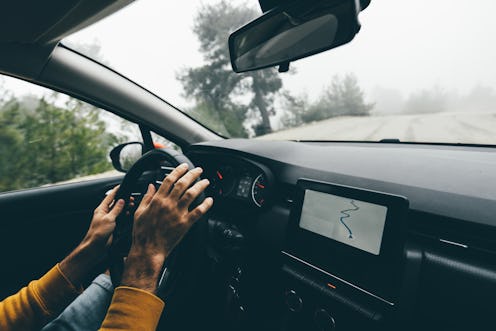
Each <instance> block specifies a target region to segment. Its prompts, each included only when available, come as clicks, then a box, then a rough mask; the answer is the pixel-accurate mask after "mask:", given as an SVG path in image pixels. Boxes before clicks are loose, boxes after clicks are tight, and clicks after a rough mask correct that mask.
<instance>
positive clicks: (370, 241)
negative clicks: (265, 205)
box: [282, 179, 408, 330]
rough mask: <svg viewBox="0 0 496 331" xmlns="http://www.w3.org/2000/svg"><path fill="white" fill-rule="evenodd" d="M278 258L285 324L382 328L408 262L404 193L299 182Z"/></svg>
mask: <svg viewBox="0 0 496 331" xmlns="http://www.w3.org/2000/svg"><path fill="white" fill-rule="evenodd" d="M297 187H298V189H297V193H296V196H295V200H294V201H293V208H292V210H291V216H290V224H289V226H288V232H287V235H286V243H285V248H284V250H283V251H282V255H283V261H284V263H283V268H282V271H283V279H284V284H283V286H284V301H285V305H286V307H287V311H288V314H287V315H288V318H287V320H286V321H287V323H288V325H287V326H286V329H295V330H296V329H301V327H304V328H305V329H308V328H309V326H311V327H314V328H315V329H316V330H332V329H334V328H336V329H339V330H346V329H350V330H353V329H356V328H358V327H368V328H371V327H372V328H374V327H377V328H381V326H383V325H384V324H385V323H388V319H389V316H391V315H392V313H393V312H394V310H395V309H396V305H397V303H398V301H399V297H400V290H401V283H402V279H403V270H404V264H405V258H404V245H405V224H404V215H405V213H406V211H407V210H408V201H407V200H406V199H405V198H404V197H401V196H396V195H390V194H385V193H381V192H375V191H369V190H363V189H359V188H353V187H347V186H341V185H335V184H331V183H324V182H317V181H312V180H307V179H300V180H299V181H298V184H297Z"/></svg>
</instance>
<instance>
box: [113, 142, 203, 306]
mask: <svg viewBox="0 0 496 331" xmlns="http://www.w3.org/2000/svg"><path fill="white" fill-rule="evenodd" d="M164 163H166V164H167V165H169V166H168V167H163V166H162V164H164ZM182 163H186V164H188V167H189V169H190V170H191V169H193V168H194V165H193V163H192V162H191V161H190V160H189V159H188V158H187V157H186V156H184V155H183V154H181V153H179V152H178V151H175V150H172V149H154V150H151V151H149V152H147V153H145V154H144V155H143V156H142V157H141V158H140V159H139V160H138V161H136V163H134V165H133V166H132V167H131V169H130V170H129V171H128V172H127V173H126V175H125V177H124V179H123V180H122V183H121V185H120V187H119V190H118V192H117V193H116V198H115V199H116V201H117V200H118V199H123V200H124V201H125V202H126V206H129V200H130V196H131V193H134V192H136V191H135V190H136V189H137V188H138V187H139V180H140V178H141V177H142V176H143V175H144V174H145V173H147V172H151V173H154V172H155V173H156V172H157V171H158V172H159V173H162V174H163V173H168V172H170V171H171V170H172V169H173V168H175V167H177V166H178V165H180V164H182ZM160 180H162V178H160ZM145 186H146V185H145ZM140 193H141V194H142V195H143V194H144V193H143V192H140ZM204 199H205V195H204V194H203V193H202V194H201V195H200V196H198V197H197V198H196V200H195V201H194V202H193V203H192V204H191V206H190V208H194V207H196V206H197V205H199V204H200V203H201V202H202V201H203V200H204ZM126 214H127V213H125V212H123V213H121V214H120V215H119V217H118V218H117V219H116V227H115V229H114V233H113V239H112V245H111V247H110V276H111V279H112V283H113V284H114V286H115V287H117V286H119V284H120V282H121V278H122V272H123V270H124V260H125V258H126V257H127V255H128V253H129V249H130V248H131V242H132V231H133V218H134V215H133V213H132V212H131V213H129V215H126ZM206 232H207V228H206V222H196V223H195V225H193V227H192V228H191V229H190V230H189V232H188V233H187V234H186V235H185V236H184V238H183V240H182V241H181V242H180V243H179V244H178V245H177V246H176V248H174V250H173V251H172V252H171V254H169V256H168V257H167V259H166V262H165V264H164V266H163V267H162V271H161V277H160V278H159V283H158V284H157V295H158V296H159V297H161V298H162V299H165V298H168V299H169V298H170V297H171V296H173V295H174V290H175V289H176V288H177V282H178V281H179V280H181V279H183V278H185V277H184V274H185V273H188V270H187V269H191V268H194V266H192V265H191V264H192V263H194V262H195V260H197V259H198V257H197V256H195V254H194V251H195V247H198V246H199V245H200V246H201V244H202V242H203V241H204V240H206V239H205V238H206ZM185 262H186V263H185Z"/></svg>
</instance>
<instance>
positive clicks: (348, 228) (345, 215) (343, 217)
mask: <svg viewBox="0 0 496 331" xmlns="http://www.w3.org/2000/svg"><path fill="white" fill-rule="evenodd" d="M350 203H351V204H352V205H353V207H355V208H353V209H345V210H341V214H343V216H341V217H340V219H339V221H340V222H341V224H343V225H344V226H345V228H346V230H348V232H349V235H348V238H353V232H352V231H351V229H350V227H349V226H348V225H347V224H346V223H345V222H344V219H345V218H349V217H350V214H349V212H352V211H357V210H359V209H360V207H358V206H357V205H355V201H354V200H351V201H350Z"/></svg>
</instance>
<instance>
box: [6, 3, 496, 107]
mask: <svg viewBox="0 0 496 331" xmlns="http://www.w3.org/2000/svg"><path fill="white" fill-rule="evenodd" d="M210 2H217V0H213V1H203V3H210ZM201 3H202V2H200V1H194V0H184V1H166V0H138V1H136V2H135V3H133V4H131V5H130V6H128V7H126V8H124V9H123V10H121V11H119V12H118V13H116V14H114V15H112V16H110V17H108V18H106V19H104V20H102V21H100V22H98V23H96V24H94V25H92V26H90V27H88V28H86V29H84V30H83V31H80V32H78V33H76V34H75V35H73V36H70V37H69V38H68V41H69V42H74V43H79V44H89V43H95V42H97V43H99V44H100V45H101V53H102V56H103V57H104V59H105V61H106V62H107V63H108V64H109V65H110V66H111V67H113V68H114V69H116V70H117V71H120V72H121V73H123V74H124V75H126V76H128V77H129V78H131V79H132V80H134V81H136V82H137V83H139V84H141V85H143V86H145V87H146V88H148V89H150V90H151V91H153V92H155V93H157V94H158V95H160V96H161V97H163V98H164V99H166V100H168V101H169V102H171V103H173V104H175V105H178V106H180V107H181V106H183V105H185V104H188V103H189V102H188V101H187V100H184V99H183V97H182V88H181V85H180V83H179V82H178V81H177V80H176V73H177V72H178V71H179V70H180V69H181V68H184V67H188V66H199V65H201V62H202V57H201V53H200V52H199V43H198V41H197V39H196V36H195V35H194V34H193V32H192V26H193V18H194V15H195V14H196V11H197V8H198V7H199V6H200V5H201ZM235 3H248V4H249V5H250V6H258V3H257V1H255V0H249V1H248V2H243V1H241V0H237V1H235ZM494 12H496V1H493V0H477V1H469V0H372V2H371V4H370V6H369V7H368V8H367V9H366V10H365V11H364V12H362V14H361V17H360V19H361V22H362V30H361V32H360V33H359V34H358V35H357V36H356V38H355V39H354V40H353V41H352V42H351V43H350V44H348V45H345V46H342V47H340V48H338V49H335V50H331V51H328V52H325V53H322V54H319V55H316V56H313V57H310V58H307V59H303V60H300V61H297V62H295V63H293V64H292V67H294V68H296V69H297V73H296V74H295V75H288V74H283V75H282V76H281V77H283V82H284V87H285V88H287V89H289V90H291V91H293V92H295V93H297V94H298V93H302V92H305V93H308V94H309V95H310V96H311V97H315V96H317V95H318V94H319V93H320V92H321V91H322V89H323V88H324V87H325V86H326V85H327V84H329V82H330V81H331V79H332V76H334V75H335V74H344V73H347V72H354V73H355V74H356V75H357V77H358V79H359V83H360V85H361V86H362V87H363V88H364V90H365V91H366V94H367V96H368V99H369V100H371V101H380V100H376V98H377V95H374V91H377V90H378V89H377V88H378V87H380V88H383V89H395V90H397V92H399V93H400V94H401V95H403V97H406V96H408V95H409V94H410V93H412V92H415V91H418V90H420V89H423V88H431V87H433V86H440V87H441V88H443V89H444V90H449V91H451V90H454V91H458V92H459V93H462V94H464V93H468V91H469V90H470V89H471V88H473V87H474V86H476V85H478V84H480V85H486V86H490V87H493V88H496V66H495V65H494V61H495V59H496V46H495V42H494V41H495V39H496V37H495V36H496V34H495V32H496V20H494ZM226 47H227V41H226ZM15 85H16V84H15V83H14V82H11V81H10V80H9V81H7V82H6V87H11V88H12V89H13V90H16V87H15Z"/></svg>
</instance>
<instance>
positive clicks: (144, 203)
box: [139, 184, 157, 208]
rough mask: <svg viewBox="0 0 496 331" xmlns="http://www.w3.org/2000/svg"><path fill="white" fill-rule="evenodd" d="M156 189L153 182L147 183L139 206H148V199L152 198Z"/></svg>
mask: <svg viewBox="0 0 496 331" xmlns="http://www.w3.org/2000/svg"><path fill="white" fill-rule="evenodd" d="M156 191H157V190H156V189H155V186H153V184H148V189H147V190H146V194H145V195H144V196H143V199H142V200H141V203H140V205H139V208H143V207H146V206H148V204H150V201H152V198H153V196H154V195H155V192H156Z"/></svg>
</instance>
